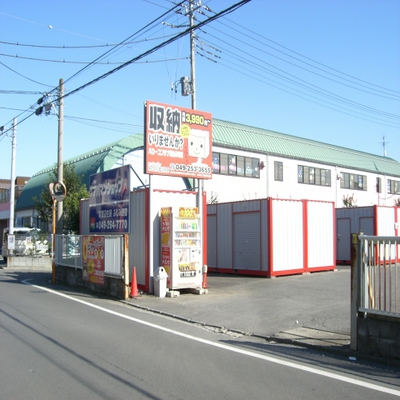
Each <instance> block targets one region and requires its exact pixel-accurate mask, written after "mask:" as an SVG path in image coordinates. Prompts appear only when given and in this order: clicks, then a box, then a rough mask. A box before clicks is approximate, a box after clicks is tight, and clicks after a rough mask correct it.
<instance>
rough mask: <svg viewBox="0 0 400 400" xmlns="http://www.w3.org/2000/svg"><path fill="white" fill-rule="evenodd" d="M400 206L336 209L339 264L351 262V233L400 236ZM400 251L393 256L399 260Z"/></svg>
mask: <svg viewBox="0 0 400 400" xmlns="http://www.w3.org/2000/svg"><path fill="white" fill-rule="evenodd" d="M399 223H400V207H386V206H377V205H374V206H370V207H352V208H338V209H336V224H337V228H336V229H337V258H336V262H337V264H350V262H351V234H352V233H360V232H362V233H363V234H364V235H369V236H399V234H400V229H399ZM399 257H400V252H399V249H398V250H397V255H396V256H395V257H394V258H393V259H396V258H397V260H399Z"/></svg>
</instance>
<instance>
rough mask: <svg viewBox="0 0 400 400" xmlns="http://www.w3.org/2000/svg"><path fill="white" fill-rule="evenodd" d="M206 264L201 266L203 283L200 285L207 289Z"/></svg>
mask: <svg viewBox="0 0 400 400" xmlns="http://www.w3.org/2000/svg"><path fill="white" fill-rule="evenodd" d="M207 270H208V268H207V265H204V266H203V284H202V287H203V289H207V288H208V283H207Z"/></svg>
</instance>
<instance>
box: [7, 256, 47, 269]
mask: <svg viewBox="0 0 400 400" xmlns="http://www.w3.org/2000/svg"><path fill="white" fill-rule="evenodd" d="M51 265H52V260H51V258H50V257H7V268H9V269H23V270H27V271H28V270H32V271H51Z"/></svg>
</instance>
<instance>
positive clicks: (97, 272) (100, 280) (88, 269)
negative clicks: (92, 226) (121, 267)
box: [82, 236, 104, 285]
mask: <svg viewBox="0 0 400 400" xmlns="http://www.w3.org/2000/svg"><path fill="white" fill-rule="evenodd" d="M82 265H83V268H82V277H83V280H84V281H87V282H92V283H97V284H99V285H104V236H83V237H82Z"/></svg>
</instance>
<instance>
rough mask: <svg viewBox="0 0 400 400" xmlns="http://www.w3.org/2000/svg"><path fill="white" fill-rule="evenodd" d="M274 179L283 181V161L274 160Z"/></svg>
mask: <svg viewBox="0 0 400 400" xmlns="http://www.w3.org/2000/svg"><path fill="white" fill-rule="evenodd" d="M274 179H275V180H276V181H283V162H281V161H274Z"/></svg>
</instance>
